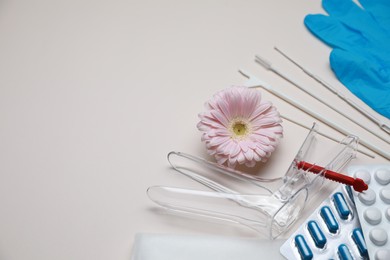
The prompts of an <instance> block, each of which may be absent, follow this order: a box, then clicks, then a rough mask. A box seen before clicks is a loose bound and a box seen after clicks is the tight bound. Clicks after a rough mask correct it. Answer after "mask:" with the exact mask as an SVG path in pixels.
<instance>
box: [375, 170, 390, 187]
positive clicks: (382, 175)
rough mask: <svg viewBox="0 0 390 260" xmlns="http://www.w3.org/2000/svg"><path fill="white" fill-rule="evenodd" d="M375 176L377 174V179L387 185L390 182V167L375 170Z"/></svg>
mask: <svg viewBox="0 0 390 260" xmlns="http://www.w3.org/2000/svg"><path fill="white" fill-rule="evenodd" d="M374 176H375V180H376V181H377V182H378V183H380V184H382V185H386V184H388V183H390V170H389V169H379V170H377V171H376V172H375V174H374Z"/></svg>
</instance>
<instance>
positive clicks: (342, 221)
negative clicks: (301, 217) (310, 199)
mask: <svg viewBox="0 0 390 260" xmlns="http://www.w3.org/2000/svg"><path fill="white" fill-rule="evenodd" d="M280 253H281V254H282V255H283V256H284V257H286V258H287V259H291V260H292V259H294V260H295V259H305V260H306V259H307V260H309V259H340V260H349V259H355V260H363V259H368V251H367V246H366V241H365V240H364V237H363V232H362V229H361V226H360V223H359V218H358V216H357V212H356V208H355V205H354V203H353V195H352V194H351V191H350V188H349V186H345V185H339V186H338V187H337V189H336V190H335V191H334V192H333V193H332V194H331V196H329V198H326V199H325V200H324V201H323V202H322V203H321V205H320V206H319V207H318V208H317V209H316V210H314V212H313V213H312V214H311V215H310V216H309V217H308V218H307V219H306V221H305V222H304V223H303V224H302V225H300V227H299V228H298V229H297V230H296V231H295V232H294V233H293V234H292V235H291V236H290V238H288V239H287V241H286V242H285V243H284V244H283V245H282V246H281V247H280Z"/></svg>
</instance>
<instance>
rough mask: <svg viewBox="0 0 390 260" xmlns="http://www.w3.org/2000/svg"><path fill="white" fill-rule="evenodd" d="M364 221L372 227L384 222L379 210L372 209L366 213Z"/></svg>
mask: <svg viewBox="0 0 390 260" xmlns="http://www.w3.org/2000/svg"><path fill="white" fill-rule="evenodd" d="M363 216H364V219H365V220H366V221H367V222H368V223H370V224H371V225H378V224H379V223H381V221H382V213H381V211H380V210H379V209H378V208H375V207H371V208H368V209H366V210H365V211H364V214H363Z"/></svg>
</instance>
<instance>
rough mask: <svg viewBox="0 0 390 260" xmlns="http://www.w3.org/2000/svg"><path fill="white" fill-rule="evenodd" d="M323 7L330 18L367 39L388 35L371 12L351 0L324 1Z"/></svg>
mask: <svg viewBox="0 0 390 260" xmlns="http://www.w3.org/2000/svg"><path fill="white" fill-rule="evenodd" d="M322 7H323V8H324V9H325V11H326V12H327V13H328V14H329V16H331V17H334V18H335V19H338V20H339V21H340V22H341V23H343V24H345V25H346V26H348V27H349V28H352V29H353V30H358V31H359V32H361V33H362V34H363V35H364V36H365V37H367V38H368V37H369V38H372V35H382V34H383V33H386V34H387V32H386V31H384V30H383V28H382V27H381V26H380V25H379V24H378V23H377V21H376V20H375V19H373V16H372V15H370V13H369V12H366V11H365V10H363V9H362V8H360V7H359V6H357V5H356V4H355V3H354V2H352V1H351V0H323V1H322Z"/></svg>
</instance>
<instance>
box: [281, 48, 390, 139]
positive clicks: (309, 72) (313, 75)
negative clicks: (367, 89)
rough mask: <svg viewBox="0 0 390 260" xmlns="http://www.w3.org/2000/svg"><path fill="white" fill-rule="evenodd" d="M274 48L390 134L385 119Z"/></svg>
mask: <svg viewBox="0 0 390 260" xmlns="http://www.w3.org/2000/svg"><path fill="white" fill-rule="evenodd" d="M274 49H275V50H276V51H277V52H278V53H280V54H281V55H282V56H283V57H284V58H286V59H287V60H289V61H291V63H293V64H294V65H295V66H297V67H298V68H300V69H301V70H302V71H303V72H304V73H305V74H306V75H308V76H309V77H311V78H313V79H314V80H315V81H317V82H318V83H320V84H321V85H322V86H324V87H326V88H327V89H328V90H329V91H331V92H332V93H333V94H335V95H336V96H338V97H339V98H340V99H342V100H343V101H344V102H346V103H347V104H348V105H350V106H351V107H353V108H355V109H356V110H357V111H359V112H360V113H361V114H362V115H364V116H365V117H367V118H368V119H370V120H371V121H372V122H374V123H375V124H377V125H378V126H379V127H380V128H381V129H382V130H383V131H385V132H386V133H388V134H390V126H388V125H387V124H385V123H384V122H383V121H381V120H380V119H378V118H377V117H375V116H373V115H372V114H371V113H370V112H368V111H367V110H365V109H364V108H362V107H361V106H360V105H358V104H357V103H355V102H354V101H353V100H352V99H350V98H348V97H346V96H345V95H344V94H343V93H341V92H340V91H338V90H337V89H336V88H335V87H333V86H332V85H330V84H329V83H327V82H326V81H325V80H323V79H321V78H320V77H319V76H317V75H316V74H314V73H313V72H311V71H309V70H308V69H307V68H305V67H303V66H302V65H300V64H299V63H298V62H297V61H295V60H293V59H292V58H291V57H289V56H287V54H286V53H284V52H282V51H281V50H280V49H279V48H277V47H274Z"/></svg>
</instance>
